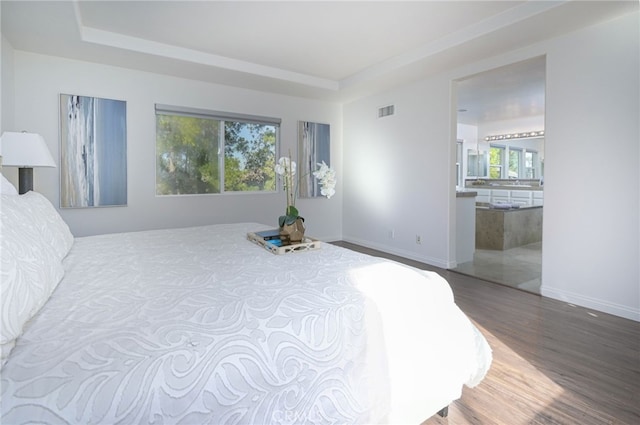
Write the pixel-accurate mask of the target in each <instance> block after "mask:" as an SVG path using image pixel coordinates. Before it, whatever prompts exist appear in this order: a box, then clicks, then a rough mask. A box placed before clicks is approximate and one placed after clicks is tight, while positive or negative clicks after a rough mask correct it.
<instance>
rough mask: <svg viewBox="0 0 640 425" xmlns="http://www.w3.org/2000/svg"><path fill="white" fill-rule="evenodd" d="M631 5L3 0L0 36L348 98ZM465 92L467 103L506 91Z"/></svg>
mask: <svg viewBox="0 0 640 425" xmlns="http://www.w3.org/2000/svg"><path fill="white" fill-rule="evenodd" d="M634 10H638V2H637V1H411V2H402V1H374V2H368V1H352V2H350V1H334V2H328V1H315V2H314V1H289V2H276V1H158V0H156V1H55V2H51V1H11V0H2V2H1V13H2V27H1V29H2V34H3V36H4V37H5V38H6V39H7V40H8V41H9V43H10V44H11V45H12V46H13V47H14V49H17V50H25V51H33V52H37V53H43V54H49V55H56V56H62V57H68V58H73V59H79V60H85V61H91V62H98V63H105V64H111V65H115V66H124V67H127V68H133V69H139V70H145V71H152V72H157V73H165V74H169V75H175V76H180V77H185V78H192V79H198V80H202V81H209V82H214V83H220V84H227V85H232V86H239V87H247V88H251V89H256V90H263V91H269V92H275V93H282V94H288V95H294V96H303V97H310V98H316V99H323V100H329V101H339V102H345V101H349V100H352V99H354V98H357V97H358V96H363V95H368V94H371V93H374V92H376V91H382V90H387V89H390V88H392V87H394V86H396V85H400V84H406V83H407V82H410V81H414V80H417V79H420V78H425V77H427V76H429V75H433V74H435V73H437V72H441V71H442V70H444V69H449V68H451V67H456V66H462V65H464V64H466V63H470V62H474V61H477V60H480V59H483V58H486V57H491V56H494V55H497V54H500V53H502V52H505V51H509V50H514V49H517V48H519V47H522V46H526V45H529V44H532V43H535V42H538V41H541V40H544V39H546V38H551V37H554V36H557V35H559V34H562V33H566V32H569V31H573V30H575V29H578V28H581V27H583V26H587V25H591V24H594V23H596V22H599V21H604V20H608V19H612V18H614V17H616V16H619V15H621V14H624V13H629V12H631V11H634ZM532 64H535V61H534V62H532ZM543 70H544V68H543ZM519 71H522V73H521V74H517V73H511V78H512V80H513V81H511V84H512V85H515V86H527V87H531V90H524V91H523V92H524V93H525V95H526V96H539V93H535V90H533V87H536V88H539V87H540V84H539V77H540V75H539V70H538V69H534V70H533V71H530V72H527V70H526V67H524V68H523V67H520V68H519ZM531 77H534V78H536V81H535V82H533V83H526V81H520V80H526V79H527V78H531ZM542 77H543V78H544V72H543V75H542ZM460 87H461V88H464V89H468V93H467V94H464V93H461V97H460V100H461V101H463V100H464V99H467V100H466V102H471V100H469V99H470V98H473V96H474V94H473V92H474V91H475V90H482V91H483V92H484V93H485V94H484V95H483V96H487V94H486V93H491V92H494V93H502V92H505V90H504V89H505V87H506V86H505V80H504V78H497V79H496V78H493V79H484V80H483V82H482V83H481V84H466V85H465V84H463V83H461V86H460ZM542 87H544V80H543V85H542ZM472 89H473V90H472ZM509 96H510V102H521V103H522V104H523V105H524V104H526V105H531V104H532V100H531V98H528V97H527V98H523V99H515V98H514V95H513V93H511V94H510V95H509ZM543 97H544V94H543ZM543 101H544V98H543ZM493 102H494V103H495V102H501V100H500V99H497V98H494V100H493ZM464 107H465V108H472V107H476V108H477V107H478V106H477V105H476V106H473V105H472V104H471V103H469V105H466V106H464ZM495 113H496V112H495V106H494V112H488V111H485V112H481V111H478V112H477V114H478V116H477V119H482V118H481V117H482V116H485V115H487V114H495ZM483 114H484V115H483Z"/></svg>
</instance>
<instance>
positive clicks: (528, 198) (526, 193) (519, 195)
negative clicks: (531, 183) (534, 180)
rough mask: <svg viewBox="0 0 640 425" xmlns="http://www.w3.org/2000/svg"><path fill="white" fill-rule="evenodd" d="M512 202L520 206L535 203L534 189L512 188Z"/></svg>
mask: <svg viewBox="0 0 640 425" xmlns="http://www.w3.org/2000/svg"><path fill="white" fill-rule="evenodd" d="M511 203H512V204H516V205H520V206H529V205H533V191H531V190H512V191H511Z"/></svg>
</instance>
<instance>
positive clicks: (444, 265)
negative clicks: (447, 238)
mask: <svg viewBox="0 0 640 425" xmlns="http://www.w3.org/2000/svg"><path fill="white" fill-rule="evenodd" d="M342 240H343V241H345V242H349V243H354V244H356V245H360V246H363V247H365V248H370V249H375V250H377V251H382V252H385V253H387V254H392V255H397V256H399V257H403V258H408V259H410V260H415V261H419V262H421V263H425V264H428V265H430V266H434V267H440V268H441V269H450V268H453V267H455V262H454V263H449V262H447V261H444V260H442V259H441V258H430V257H421V256H419V255H416V253H415V252H411V251H405V250H403V249H398V248H394V247H391V246H389V245H383V244H377V243H374V242H371V241H365V240H362V239H358V238H353V237H350V236H343V237H342Z"/></svg>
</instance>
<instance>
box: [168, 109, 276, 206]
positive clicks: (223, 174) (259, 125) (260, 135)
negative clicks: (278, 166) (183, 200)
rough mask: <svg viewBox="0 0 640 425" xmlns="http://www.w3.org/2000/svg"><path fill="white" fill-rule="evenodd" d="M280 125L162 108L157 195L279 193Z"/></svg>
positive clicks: (273, 121)
mask: <svg viewBox="0 0 640 425" xmlns="http://www.w3.org/2000/svg"><path fill="white" fill-rule="evenodd" d="M279 130H280V119H278V118H266V117H256V116H249V115H240V114H230V113H224V112H213V111H203V110H200V109H192V108H179V107H173V106H166V105H156V194H157V195H186V194H204V193H223V192H265V191H275V190H276V178H275V172H274V166H275V161H276V150H277V147H278V142H279Z"/></svg>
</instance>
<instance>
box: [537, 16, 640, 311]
mask: <svg viewBox="0 0 640 425" xmlns="http://www.w3.org/2000/svg"><path fill="white" fill-rule="evenodd" d="M638 21H639V16H638V14H632V15H629V16H626V17H624V18H622V19H618V20H616V21H614V22H611V23H609V24H606V25H600V26H597V27H592V28H589V29H587V30H584V31H581V32H579V33H575V34H572V35H570V36H567V37H563V38H561V39H559V40H557V41H556V42H555V43H552V44H551V43H550V44H549V45H548V49H547V95H546V96H547V97H546V104H547V106H546V130H545V131H546V133H545V134H546V140H547V143H546V144H545V152H546V158H545V199H544V204H545V215H544V230H543V269H542V282H543V285H542V294H543V295H546V296H550V297H553V298H558V299H562V300H566V301H570V302H574V303H576V304H580V305H584V306H588V307H592V308H594V309H597V310H602V311H607V312H611V313H614V314H618V315H621V316H625V317H630V318H634V319H635V320H640V270H639V267H640V247H639V233H640V226H639V221H640V173H639V172H638V170H639V169H640V167H639V160H640V130H639V120H640V107H639V98H640V86H639V77H638V76H639V75H640V65H639V62H640V60H639V55H640V46H639V40H640V34H639V29H638V27H639V25H638Z"/></svg>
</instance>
